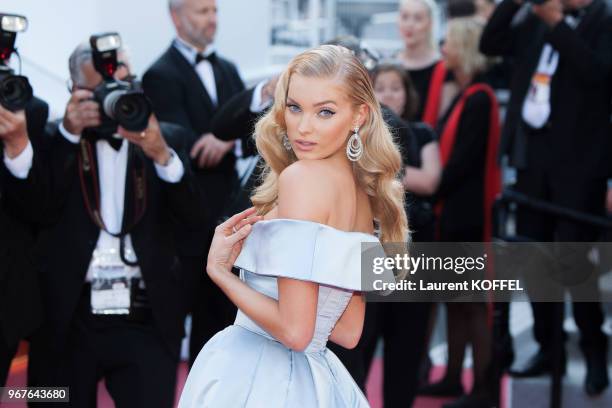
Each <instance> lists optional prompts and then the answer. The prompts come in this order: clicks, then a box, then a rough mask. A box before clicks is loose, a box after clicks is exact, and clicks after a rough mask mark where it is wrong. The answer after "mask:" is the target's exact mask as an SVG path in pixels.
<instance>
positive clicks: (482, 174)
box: [420, 17, 501, 408]
mask: <svg viewBox="0 0 612 408" xmlns="http://www.w3.org/2000/svg"><path fill="white" fill-rule="evenodd" d="M482 29H483V25H482V23H481V22H480V20H478V19H477V18H475V17H460V18H454V19H451V20H450V21H449V23H448V31H447V35H446V41H445V42H444V48H443V50H442V53H443V55H444V60H445V63H446V66H447V67H448V69H449V70H451V71H452V73H453V78H454V81H455V83H456V84H457V86H458V88H459V89H460V93H459V95H458V96H457V97H456V98H455V99H454V100H453V102H452V103H451V106H450V108H449V109H448V110H447V112H446V113H445V114H444V115H443V117H442V120H441V121H440V125H439V127H438V133H439V134H440V142H439V145H440V157H441V162H442V175H441V178H440V184H439V186H438V190H437V192H436V194H435V196H436V199H437V203H436V207H435V208H436V215H437V219H438V228H437V230H438V235H439V239H440V241H446V242H485V241H490V239H491V221H492V220H491V217H492V206H493V202H494V199H495V197H496V196H497V194H499V193H500V191H501V171H500V169H499V166H498V165H497V150H498V145H499V110H498V106H497V100H496V98H495V94H494V92H493V90H492V89H491V87H490V86H489V85H487V84H486V83H484V82H483V74H484V72H485V71H486V69H487V68H488V66H489V61H488V60H487V59H486V58H485V56H484V55H482V54H481V53H480V52H479V51H478V44H479V41H480V36H481V34H482ZM446 306H447V330H446V333H447V342H448V365H447V368H446V373H445V375H444V377H443V378H442V380H440V381H438V382H436V383H433V384H429V385H428V386H425V387H423V388H422V389H421V390H420V393H421V394H423V395H432V396H447V397H448V396H461V398H459V399H458V400H456V401H453V402H451V403H448V404H445V405H444V408H467V407H470V408H477V407H489V406H491V404H492V401H491V400H490V395H489V390H490V389H491V388H490V383H489V382H488V380H489V379H488V378H487V372H488V368H489V365H490V362H491V328H490V327H489V326H488V324H487V314H488V313H489V312H490V309H489V308H488V306H489V305H487V304H486V303H484V302H479V303H476V302H474V303H459V302H455V303H452V302H451V303H447V305H446ZM467 344H470V345H471V347H472V356H473V369H472V371H473V375H474V385H473V387H472V390H471V392H470V393H469V394H467V395H463V393H464V390H463V386H462V384H461V374H462V368H463V358H464V353H465V348H466V346H467Z"/></svg>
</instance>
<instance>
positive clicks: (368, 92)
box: [251, 45, 408, 242]
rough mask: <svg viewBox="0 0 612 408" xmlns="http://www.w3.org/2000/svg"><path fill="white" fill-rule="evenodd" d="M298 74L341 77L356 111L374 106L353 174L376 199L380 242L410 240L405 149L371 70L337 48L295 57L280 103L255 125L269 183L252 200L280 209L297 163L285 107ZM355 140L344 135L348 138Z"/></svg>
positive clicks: (280, 87)
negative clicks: (286, 178) (283, 187)
mask: <svg viewBox="0 0 612 408" xmlns="http://www.w3.org/2000/svg"><path fill="white" fill-rule="evenodd" d="M293 74H299V75H301V76H305V77H310V78H333V79H338V80H339V81H340V83H341V84H342V85H343V87H344V89H345V91H346V92H347V94H348V97H349V99H350V100H351V101H352V102H353V105H354V106H355V107H357V106H360V105H362V104H365V105H366V106H367V107H368V114H367V118H366V120H365V122H364V124H363V126H362V127H361V129H360V131H359V133H360V135H361V136H362V141H363V147H364V151H363V155H362V156H361V158H360V159H359V160H358V161H357V162H354V163H353V171H354V174H355V178H356V180H357V183H358V184H359V185H360V186H361V187H362V188H363V189H364V191H365V192H366V193H367V194H368V196H369V198H370V203H371V205H372V210H373V213H374V219H375V221H376V222H377V223H378V229H379V235H380V236H379V238H380V240H381V241H382V242H405V241H406V239H407V232H408V226H407V219H406V214H405V212H404V202H403V200H404V190H403V187H402V185H401V183H400V181H399V180H398V178H397V175H398V173H399V171H400V168H401V165H402V160H401V156H400V153H399V150H398V148H397V146H396V145H395V143H394V141H393V137H392V136H391V133H390V132H389V129H388V128H387V126H386V124H385V122H384V120H383V117H382V113H381V110H380V105H379V104H378V102H377V100H376V97H375V95H374V89H373V86H372V82H371V81H370V77H369V75H368V72H367V71H366V69H365V68H364V66H363V65H362V64H361V62H360V61H359V60H358V59H357V58H356V57H355V56H354V55H353V54H352V53H351V52H350V51H349V50H348V49H346V48H344V47H340V46H336V45H323V46H320V47H318V48H314V49H311V50H308V51H305V52H303V53H302V54H300V55H298V56H297V57H295V58H294V59H293V60H292V61H291V62H290V63H289V66H288V67H287V69H286V70H285V71H284V72H283V73H282V75H281V76H280V78H279V80H278V84H277V86H276V91H275V95H274V105H273V106H272V108H271V109H270V110H269V111H268V112H267V113H266V114H265V115H264V116H263V117H262V118H261V119H260V120H259V121H258V122H257V125H256V126H255V135H254V137H255V142H256V144H257V150H259V153H260V154H261V156H262V157H263V159H264V160H265V163H266V164H265V168H264V170H263V173H262V177H263V182H262V184H261V185H260V186H259V187H258V188H257V189H256V190H255V193H254V195H253V196H252V197H251V200H252V201H253V205H254V206H255V207H256V208H257V210H258V213H259V214H266V213H267V212H269V211H270V210H271V209H272V208H273V207H274V205H275V204H276V201H277V199H278V177H279V175H280V173H281V172H282V171H283V170H284V169H285V168H286V167H287V166H289V165H290V164H292V163H293V162H295V161H296V160H297V157H296V156H295V154H294V153H293V151H287V150H286V149H285V148H284V147H283V143H282V138H283V136H284V135H285V134H286V132H287V130H286V129H287V128H286V124H285V109H286V100H287V92H288V89H289V81H290V79H291V76H292V75H293ZM349 136H350V135H348V134H347V135H339V137H346V139H347V140H348V138H349Z"/></svg>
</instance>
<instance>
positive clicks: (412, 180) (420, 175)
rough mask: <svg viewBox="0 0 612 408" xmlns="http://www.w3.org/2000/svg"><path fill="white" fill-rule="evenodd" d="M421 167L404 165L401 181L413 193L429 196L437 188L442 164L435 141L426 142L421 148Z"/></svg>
mask: <svg viewBox="0 0 612 408" xmlns="http://www.w3.org/2000/svg"><path fill="white" fill-rule="evenodd" d="M421 163H422V164H421V167H414V166H406V171H405V174H404V178H403V180H402V183H403V184H404V188H405V189H406V190H408V191H410V192H413V193H415V194H419V195H423V196H430V195H432V194H433V193H434V192H435V191H436V190H437V188H438V183H439V182H440V174H441V173H442V166H441V164H440V150H439V149H438V143H437V142H430V143H427V144H426V145H425V146H423V148H422V149H421Z"/></svg>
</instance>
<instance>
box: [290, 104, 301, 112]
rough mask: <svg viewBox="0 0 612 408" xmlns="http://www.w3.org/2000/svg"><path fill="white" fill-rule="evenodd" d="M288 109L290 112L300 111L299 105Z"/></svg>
mask: <svg viewBox="0 0 612 408" xmlns="http://www.w3.org/2000/svg"><path fill="white" fill-rule="evenodd" d="M287 109H289V111H290V112H299V111H300V107H299V106H297V105H287Z"/></svg>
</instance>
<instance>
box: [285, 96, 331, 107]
mask: <svg viewBox="0 0 612 408" xmlns="http://www.w3.org/2000/svg"><path fill="white" fill-rule="evenodd" d="M287 103H292V104H295V105H299V103H297V102H296V101H294V100H293V99H291V98H290V97H287ZM328 103H329V104H333V105H336V106H338V104H337V103H336V102H334V101H332V100H331V99H328V100H325V101H322V102H317V103H315V104H313V105H312V106H321V105H326V104H328Z"/></svg>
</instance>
